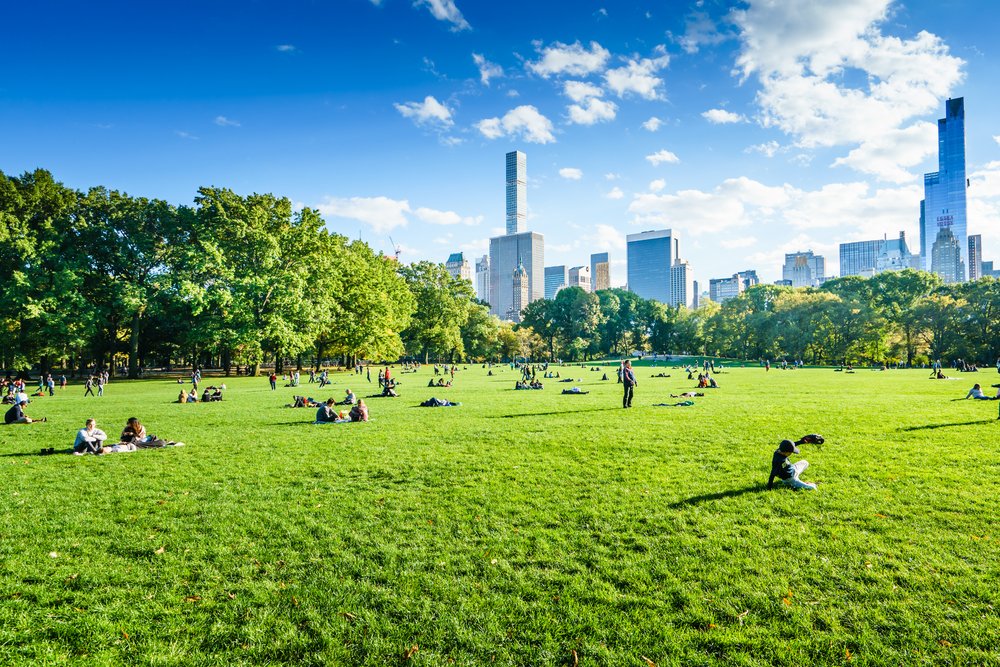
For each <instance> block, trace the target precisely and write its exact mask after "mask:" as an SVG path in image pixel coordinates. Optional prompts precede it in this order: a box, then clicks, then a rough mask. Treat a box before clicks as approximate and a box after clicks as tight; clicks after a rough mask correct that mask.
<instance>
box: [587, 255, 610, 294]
mask: <svg viewBox="0 0 1000 667" xmlns="http://www.w3.org/2000/svg"><path fill="white" fill-rule="evenodd" d="M610 268H611V265H610V264H609V262H608V253H606V252H597V253H594V254H593V255H591V256H590V283H591V284H590V286H591V290H590V291H592V292H596V291H597V290H599V289H608V288H609V287H611V271H610Z"/></svg>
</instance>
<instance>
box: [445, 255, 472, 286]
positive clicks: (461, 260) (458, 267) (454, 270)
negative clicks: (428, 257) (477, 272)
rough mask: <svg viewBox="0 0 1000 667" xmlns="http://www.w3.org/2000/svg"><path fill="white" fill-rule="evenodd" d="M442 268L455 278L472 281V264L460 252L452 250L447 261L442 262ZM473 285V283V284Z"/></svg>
mask: <svg viewBox="0 0 1000 667" xmlns="http://www.w3.org/2000/svg"><path fill="white" fill-rule="evenodd" d="M444 268H445V269H447V270H448V273H450V274H451V275H452V276H453V277H455V278H462V279H464V280H468V281H469V282H470V283H471V282H472V265H471V264H469V260H467V259H466V258H465V254H464V253H461V252H453V253H451V254H450V255H448V261H447V262H445V263H444ZM473 285H474V284H473Z"/></svg>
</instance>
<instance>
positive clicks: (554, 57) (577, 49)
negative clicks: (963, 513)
mask: <svg viewBox="0 0 1000 667" xmlns="http://www.w3.org/2000/svg"><path fill="white" fill-rule="evenodd" d="M535 49H536V50H537V51H538V53H539V54H541V58H539V60H538V61H537V62H529V63H528V65H527V66H528V69H529V70H531V71H532V72H534V73H535V74H537V75H539V76H541V77H544V78H548V77H550V76H553V75H559V74H569V75H572V76H586V75H587V74H593V73H594V72H597V71H599V70H601V69H603V68H604V65H605V63H606V62H607V61H608V58H609V57H610V55H611V53H610V52H609V51H608V50H607V49H605V48H604V47H603V46H601V45H600V44H598V43H597V42H591V43H590V50H589V51H588V50H587V48H586V47H584V46H583V45H582V44H580V42H574V43H573V44H563V43H562V42H554V43H553V44H552V45H550V46H547V47H545V48H541V42H535Z"/></svg>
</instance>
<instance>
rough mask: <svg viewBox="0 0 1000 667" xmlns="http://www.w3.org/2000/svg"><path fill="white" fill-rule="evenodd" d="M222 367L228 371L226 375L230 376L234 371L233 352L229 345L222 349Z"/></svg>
mask: <svg viewBox="0 0 1000 667" xmlns="http://www.w3.org/2000/svg"><path fill="white" fill-rule="evenodd" d="M222 368H223V369H224V370H225V372H226V377H229V376H230V375H231V374H232V371H233V353H232V351H231V350H230V349H229V348H228V347H227V348H226V349H224V350H223V351H222Z"/></svg>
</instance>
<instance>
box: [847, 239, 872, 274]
mask: <svg viewBox="0 0 1000 667" xmlns="http://www.w3.org/2000/svg"><path fill="white" fill-rule="evenodd" d="M881 247H882V241H881V239H879V240H875V241H854V242H852V243H841V244H840V277H841V278H844V277H846V276H865V277H868V278H870V277H871V276H872V275H874V274H875V259H876V258H877V257H878V251H879V248H881Z"/></svg>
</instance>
